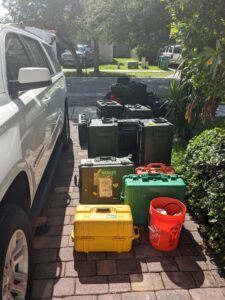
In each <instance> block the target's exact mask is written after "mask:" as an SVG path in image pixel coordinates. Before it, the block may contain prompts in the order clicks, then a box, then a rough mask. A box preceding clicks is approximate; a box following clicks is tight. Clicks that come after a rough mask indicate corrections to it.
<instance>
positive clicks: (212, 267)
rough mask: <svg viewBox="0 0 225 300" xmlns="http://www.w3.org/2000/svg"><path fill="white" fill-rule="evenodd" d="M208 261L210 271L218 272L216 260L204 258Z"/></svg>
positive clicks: (208, 257)
mask: <svg viewBox="0 0 225 300" xmlns="http://www.w3.org/2000/svg"><path fill="white" fill-rule="evenodd" d="M204 257H205V259H206V264H207V266H208V268H209V270H218V266H217V262H216V260H215V258H213V257H210V256H208V255H206V256H204Z"/></svg>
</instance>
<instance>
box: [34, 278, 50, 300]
mask: <svg viewBox="0 0 225 300" xmlns="http://www.w3.org/2000/svg"><path fill="white" fill-rule="evenodd" d="M52 289H53V280H52V279H51V280H50V279H48V280H33V285H32V297H33V298H36V299H45V298H51V296H52Z"/></svg>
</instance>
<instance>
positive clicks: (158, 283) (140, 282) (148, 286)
mask: <svg viewBox="0 0 225 300" xmlns="http://www.w3.org/2000/svg"><path fill="white" fill-rule="evenodd" d="M130 282H131V287H132V290H133V291H154V290H161V289H163V283H162V279H161V276H160V273H144V274H131V275H130Z"/></svg>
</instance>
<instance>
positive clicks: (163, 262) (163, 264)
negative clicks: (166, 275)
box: [146, 257, 178, 272]
mask: <svg viewBox="0 0 225 300" xmlns="http://www.w3.org/2000/svg"><path fill="white" fill-rule="evenodd" d="M146 261H147V266H148V270H149V272H163V271H164V272H165V271H178V267H177V264H176V262H175V260H174V258H172V257H161V258H147V259H146Z"/></svg>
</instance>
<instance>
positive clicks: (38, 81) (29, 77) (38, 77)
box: [9, 68, 52, 94]
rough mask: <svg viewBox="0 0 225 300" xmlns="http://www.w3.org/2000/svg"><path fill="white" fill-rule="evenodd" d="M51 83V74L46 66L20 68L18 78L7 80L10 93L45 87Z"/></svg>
mask: <svg viewBox="0 0 225 300" xmlns="http://www.w3.org/2000/svg"><path fill="white" fill-rule="evenodd" d="M51 84H52V79H51V74H50V72H49V69H48V68H21V69H19V74H18V80H10V81H9V89H10V92H11V93H12V94H15V93H18V92H21V91H27V90H33V89H38V88H42V87H47V86H50V85H51Z"/></svg>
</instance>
